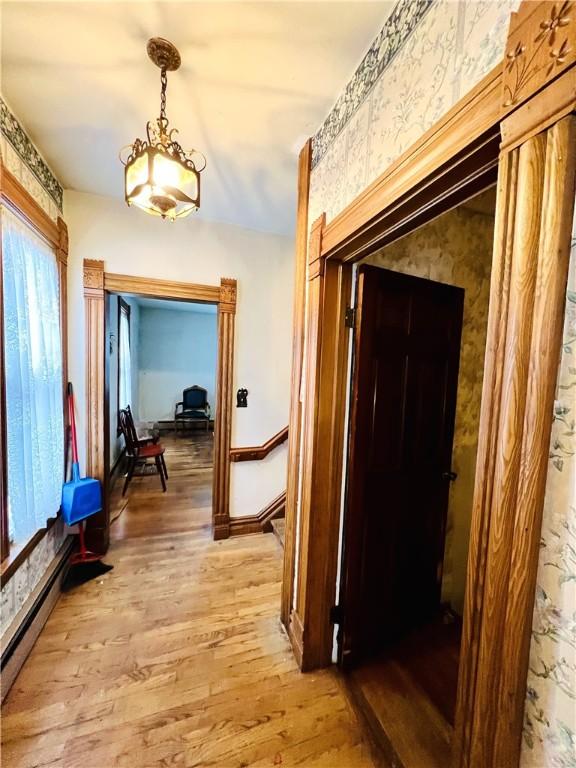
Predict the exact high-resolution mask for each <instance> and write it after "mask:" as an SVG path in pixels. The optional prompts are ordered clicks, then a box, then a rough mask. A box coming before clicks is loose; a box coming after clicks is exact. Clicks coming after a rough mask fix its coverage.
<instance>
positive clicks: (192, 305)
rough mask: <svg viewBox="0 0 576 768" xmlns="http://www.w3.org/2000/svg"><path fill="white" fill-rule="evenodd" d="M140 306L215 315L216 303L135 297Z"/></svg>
mask: <svg viewBox="0 0 576 768" xmlns="http://www.w3.org/2000/svg"><path fill="white" fill-rule="evenodd" d="M135 298H136V303H137V304H138V306H139V307H142V308H144V309H169V310H171V311H172V312H174V311H176V312H198V313H199V314H201V315H215V314H216V312H217V306H216V304H201V303H200V302H197V301H175V300H173V299H172V300H171V299H141V298H140V297H135Z"/></svg>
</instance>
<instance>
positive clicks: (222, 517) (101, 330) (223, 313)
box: [84, 259, 237, 552]
mask: <svg viewBox="0 0 576 768" xmlns="http://www.w3.org/2000/svg"><path fill="white" fill-rule="evenodd" d="M110 292H112V293H134V294H137V295H140V296H151V297H155V298H168V299H183V300H187V301H203V302H206V303H213V304H217V305H218V370H217V375H216V413H217V418H216V424H215V436H214V480H213V494H212V524H213V530H214V537H215V538H217V539H221V538H227V537H228V536H229V533H230V531H229V523H230V435H231V429H232V405H233V400H232V398H233V392H232V380H233V371H234V318H235V315H236V295H237V286H236V280H233V279H231V278H225V277H223V278H222V279H221V280H220V285H219V286H213V285H197V284H195V283H181V282H174V281H169V280H156V279H154V278H147V277H133V276H131V275H120V274H114V273H110V272H105V271H104V262H103V261H91V260H89V259H86V260H85V261H84V297H85V307H86V406H87V421H86V425H87V427H86V440H87V474H90V475H91V476H92V477H96V478H98V479H100V480H101V481H102V483H107V482H108V479H109V471H108V468H107V466H106V461H105V456H104V446H105V445H106V439H105V438H106V434H107V430H106V418H107V413H106V407H105V382H106V372H105V354H104V351H105V338H104V337H105V311H104V309H105V295H106V294H107V293H110ZM106 496H107V494H105V497H106ZM91 521H94V522H92V527H93V529H94V530H93V532H91V531H90V528H89V527H88V526H87V539H88V540H89V543H90V546H91V548H93V549H95V550H96V551H98V552H105V551H106V549H107V548H108V543H109V533H110V519H109V509H108V499H107V498H106V509H105V510H103V511H102V513H100V515H94V516H93V517H92V518H90V520H89V522H91Z"/></svg>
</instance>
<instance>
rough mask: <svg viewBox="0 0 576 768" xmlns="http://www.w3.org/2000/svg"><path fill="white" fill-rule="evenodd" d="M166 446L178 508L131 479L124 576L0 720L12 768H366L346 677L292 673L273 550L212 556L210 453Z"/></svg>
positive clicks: (63, 606) (264, 547)
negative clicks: (345, 688) (346, 690)
mask: <svg viewBox="0 0 576 768" xmlns="http://www.w3.org/2000/svg"><path fill="white" fill-rule="evenodd" d="M163 443H164V444H165V445H166V447H167V454H166V459H167V465H168V472H169V475H170V477H169V480H168V492H167V493H166V494H163V493H162V492H161V490H160V483H159V480H158V477H157V476H150V477H140V478H136V479H134V480H133V482H132V484H131V486H130V488H129V491H128V494H127V498H128V502H127V504H126V505H125V507H124V508H123V510H122V511H121V514H120V517H119V518H118V519H117V520H116V522H115V523H114V525H113V528H112V537H113V541H112V545H111V548H110V552H109V554H108V556H107V558H106V560H107V561H108V562H110V563H112V564H113V565H114V570H113V571H111V572H110V573H108V574H106V575H104V576H103V577H101V578H100V579H97V580H94V581H92V582H89V583H87V584H84V585H83V586H81V587H78V588H77V589H75V590H73V591H72V592H70V593H68V594H66V595H63V596H62V598H61V599H60V601H59V603H58V605H57V606H56V608H55V610H54V612H53V614H52V616H51V617H50V619H49V621H48V623H47V624H46V626H45V628H44V630H43V631H42V633H41V635H40V637H39V639H38V641H37V643H36V645H35V647H34V649H33V651H32V654H31V655H30V657H29V658H28V660H27V662H26V664H25V665H24V668H23V669H22V672H21V673H20V675H19V677H18V679H17V680H16V682H15V684H14V687H13V688H12V690H11V692H10V693H9V695H8V697H7V699H6V702H5V705H4V707H3V710H2V765H5V766H7V767H8V766H10V768H33V767H34V768H40V766H43V767H44V768H56V767H58V768H111V767H112V766H118V768H121V767H122V768H147V767H148V766H150V767H151V766H158V767H160V766H163V767H164V766H189V767H192V766H201V767H202V768H204V767H207V766H221V767H222V768H228V767H230V768H241V767H242V768H245V767H247V766H253V767H254V768H264V767H265V766H279V765H281V766H296V765H301V766H310V768H320V767H325V768H338V766H341V767H342V768H356V767H358V768H369V766H372V761H371V758H370V752H369V748H368V746H367V744H366V742H365V741H364V740H363V736H362V732H361V730H360V727H359V724H358V721H357V720H356V717H355V715H354V713H353V711H352V710H351V709H350V707H349V704H348V701H347V699H346V696H345V695H344V692H343V689H342V688H341V685H340V682H339V679H338V677H337V676H336V674H334V673H333V672H332V671H330V670H326V671H323V672H321V673H317V674H316V673H314V674H307V675H302V674H301V673H300V672H299V671H298V669H297V667H296V663H295V661H294V658H293V656H292V652H291V650H290V646H289V643H288V641H287V639H286V636H285V634H284V632H283V630H282V629H281V627H280V623H279V619H278V614H279V606H280V578H281V570H282V561H281V548H280V546H279V544H278V542H277V540H276V538H275V537H274V536H271V535H269V534H258V535H253V536H245V537H242V536H239V537H235V538H231V539H228V540H226V541H219V542H214V541H212V538H211V534H210V496H211V492H210V487H211V468H210V457H211V447H212V446H211V440H210V438H209V437H208V438H206V437H205V436H200V435H193V436H190V437H179V438H178V439H177V440H175V439H173V438H172V439H171V438H163ZM118 486H120V488H121V483H118ZM115 493H116V498H115V502H118V497H119V491H117V490H116V491H115Z"/></svg>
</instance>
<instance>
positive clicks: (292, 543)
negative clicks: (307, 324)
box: [280, 139, 312, 628]
mask: <svg viewBox="0 0 576 768" xmlns="http://www.w3.org/2000/svg"><path fill="white" fill-rule="evenodd" d="M311 162H312V140H311V139H308V141H307V142H306V144H305V145H304V146H303V148H302V150H301V152H300V157H299V161H298V210H297V214H296V254H295V277H294V309H293V320H292V322H293V325H294V329H293V338H292V374H291V379H290V417H289V427H288V462H287V475H286V512H285V517H286V528H285V534H284V568H283V576H282V598H281V604H280V619H281V621H282V623H283V625H284V626H285V627H286V628H288V627H289V623H290V613H291V611H292V606H293V597H294V572H295V567H296V518H297V508H298V491H299V483H300V479H299V478H300V446H301V432H302V403H301V391H300V389H301V380H302V363H303V357H304V313H305V301H306V257H307V250H308V203H309V196H310V167H311Z"/></svg>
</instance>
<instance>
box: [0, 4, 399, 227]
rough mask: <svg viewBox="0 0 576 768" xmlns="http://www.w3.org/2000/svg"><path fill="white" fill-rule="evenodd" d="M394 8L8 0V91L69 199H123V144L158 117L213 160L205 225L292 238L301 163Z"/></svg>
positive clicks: (4, 33) (5, 62)
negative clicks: (151, 50)
mask: <svg viewBox="0 0 576 768" xmlns="http://www.w3.org/2000/svg"><path fill="white" fill-rule="evenodd" d="M393 5H394V3H393V2H363V1H362V0H354V2H330V1H325V2H271V1H268V0H264V1H263V2H251V3H248V2H217V1H214V0H213V2H192V1H188V2H187V1H186V0H183V1H181V2H157V1H154V0H150V1H149V2H146V1H144V0H132V1H127V2H92V1H91V0H82V1H80V2H51V1H50V0H48V1H47V2H46V1H45V2H28V1H27V0H16V1H15V2H14V1H13V0H2V6H1V8H2V83H1V85H2V92H3V94H4V97H5V98H6V100H7V102H8V103H9V105H10V106H11V107H12V108H13V109H14V111H15V112H16V115H17V116H18V117H19V118H20V120H21V121H22V123H23V125H24V127H25V128H26V129H27V131H28V132H29V134H30V135H31V137H32V139H33V140H34V141H35V142H36V143H37V144H38V145H39V148H40V149H41V151H42V152H43V154H44V156H45V157H46V160H47V161H48V163H49V164H50V165H51V166H52V168H53V170H54V171H55V173H56V174H57V175H58V177H59V178H60V180H61V182H62V183H63V186H64V187H65V188H70V189H75V190H80V191H83V192H92V193H96V194H101V195H113V196H116V197H119V198H122V197H123V189H122V183H123V168H122V166H121V165H120V163H119V161H118V152H119V150H120V149H121V147H122V146H124V145H125V144H128V143H130V142H132V141H133V140H134V138H136V137H137V136H140V137H144V131H145V125H146V121H147V120H149V119H152V118H155V117H156V116H157V114H158V111H159V89H160V84H159V71H158V69H157V68H156V67H155V66H154V65H153V64H152V63H151V62H150V60H149V59H148V57H147V54H146V42H147V40H148V38H149V37H153V36H159V37H165V38H167V39H169V40H171V41H172V42H173V43H174V44H175V45H176V46H177V47H178V48H179V50H180V53H181V55H182V67H181V68H180V70H178V71H177V72H175V73H172V74H169V75H168V102H167V114H168V118H169V120H170V121H171V123H172V126H173V127H177V128H178V129H179V130H180V136H179V140H180V142H181V144H182V146H183V147H184V148H185V149H189V148H192V147H195V148H197V149H199V150H201V151H202V152H203V153H204V154H205V155H206V156H207V159H208V166H207V168H206V170H205V172H204V174H203V177H202V178H203V188H202V204H201V210H200V212H199V214H195V215H200V216H204V217H206V218H208V219H212V220H216V221H224V222H230V223H234V224H239V225H241V226H244V227H249V228H252V229H261V230H267V231H272V232H279V233H284V234H289V233H291V232H292V231H293V225H294V213H295V187H296V162H297V160H296V158H297V152H298V150H299V149H300V147H301V145H302V144H303V142H304V141H305V139H306V138H307V137H308V136H310V135H311V134H313V133H314V132H315V130H316V129H317V127H318V126H319V124H320V123H321V122H322V120H323V119H324V117H325V116H326V114H327V113H328V111H329V109H330V108H331V106H332V105H333V103H334V101H335V100H336V97H337V96H338V94H339V93H340V91H341V90H342V88H343V87H344V85H345V84H346V82H347V80H348V79H349V77H350V76H351V74H352V73H353V71H354V69H355V68H356V65H357V64H358V63H359V61H360V60H361V58H362V56H363V54H364V53H365V51H366V50H367V48H368V46H369V45H370V43H371V41H372V40H373V38H374V37H375V36H376V34H377V32H378V30H379V28H380V27H381V25H382V23H383V22H384V20H385V18H386V16H387V15H388V13H389V12H390V10H391V9H392V7H393Z"/></svg>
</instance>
